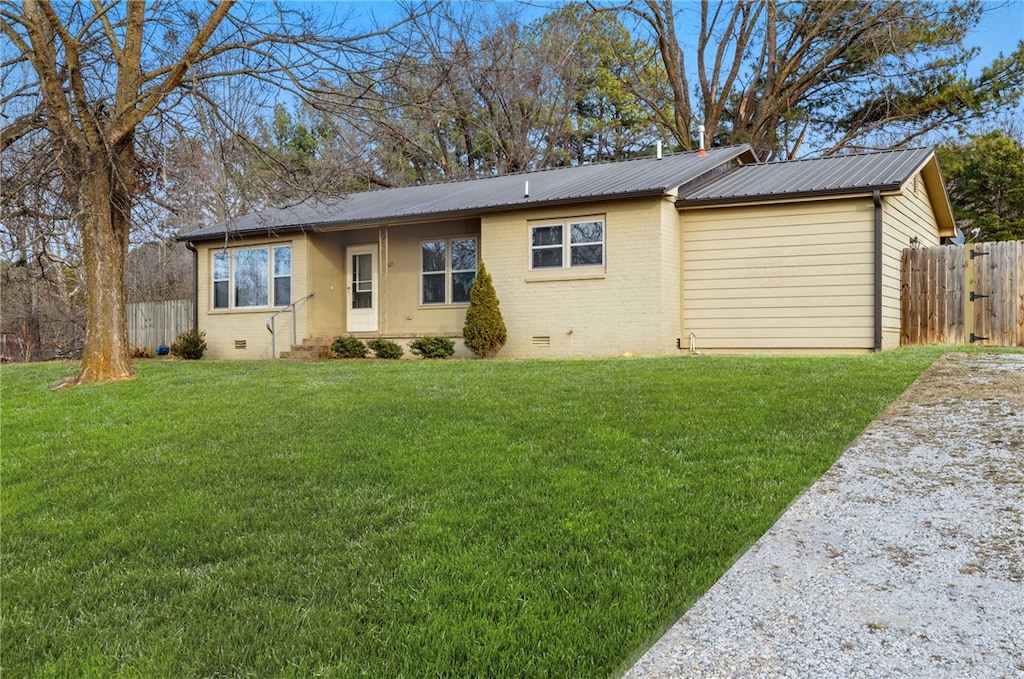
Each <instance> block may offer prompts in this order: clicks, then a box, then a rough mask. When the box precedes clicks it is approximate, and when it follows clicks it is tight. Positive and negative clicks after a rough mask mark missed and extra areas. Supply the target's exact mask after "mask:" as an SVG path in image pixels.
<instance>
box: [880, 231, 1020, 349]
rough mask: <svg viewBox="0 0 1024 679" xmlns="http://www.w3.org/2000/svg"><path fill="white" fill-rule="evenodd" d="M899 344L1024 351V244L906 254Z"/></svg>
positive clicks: (909, 250) (917, 250) (949, 247)
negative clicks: (968, 345)
mask: <svg viewBox="0 0 1024 679" xmlns="http://www.w3.org/2000/svg"><path fill="white" fill-rule="evenodd" d="M900 312H901V317H900V323H901V330H900V344H902V345H910V344H981V345H987V346H1000V347H1024V241H1005V242H998V243H969V244H967V245H943V246H938V247H932V248H907V249H906V250H904V251H903V263H902V280H901V291H900Z"/></svg>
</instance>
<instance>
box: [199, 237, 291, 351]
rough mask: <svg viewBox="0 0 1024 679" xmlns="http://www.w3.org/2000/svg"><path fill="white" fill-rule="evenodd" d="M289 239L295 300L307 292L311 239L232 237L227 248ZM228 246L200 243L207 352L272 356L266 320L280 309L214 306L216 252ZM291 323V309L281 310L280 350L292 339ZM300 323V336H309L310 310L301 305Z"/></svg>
mask: <svg viewBox="0 0 1024 679" xmlns="http://www.w3.org/2000/svg"><path fill="white" fill-rule="evenodd" d="M288 243H290V244H291V246H292V290H291V295H292V299H293V300H297V299H299V298H300V297H303V296H304V295H305V294H306V293H307V275H308V274H307V271H308V266H307V262H308V256H307V251H306V245H307V240H306V237H305V236H304V235H303V234H292V235H290V236H289V237H287V238H277V239H268V238H259V239H252V240H246V241H232V242H230V243H229V244H228V245H227V248H228V249H232V248H236V247H253V246H259V245H284V244H288ZM224 247H225V245H224V243H223V242H222V241H216V242H212V243H198V244H196V250H197V252H198V263H199V267H198V273H199V290H198V299H197V300H196V302H197V305H198V306H197V308H198V309H199V329H200V330H205V331H206V345H207V350H206V354H205V356H206V357H208V358H239V359H242V358H247V359H262V358H270V341H271V336H270V333H269V332H268V331H267V325H266V324H267V319H269V318H270V316H271V315H273V314H274V313H275V312H276V311H277V309H273V308H270V307H265V308H260V309H253V310H244V311H235V310H220V309H213V302H212V300H211V292H212V288H213V285H212V280H213V278H212V267H213V253H214V252H215V251H218V250H222V249H224ZM291 323H292V319H291V312H285V313H283V314H281V315H280V316H278V317H277V319H276V321H275V327H276V328H277V350H278V351H283V350H287V349H288V345H289V344H290V343H291V339H290V338H291ZM296 323H297V331H298V336H299V337H300V338H302V337H305V335H306V331H307V328H306V323H307V314H306V313H304V310H303V309H302V308H301V307H300V309H299V312H298V316H297V318H296ZM236 342H244V343H245V348H244V349H238V348H236Z"/></svg>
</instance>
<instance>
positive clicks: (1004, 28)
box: [970, 0, 1024, 68]
mask: <svg viewBox="0 0 1024 679" xmlns="http://www.w3.org/2000/svg"><path fill="white" fill-rule="evenodd" d="M985 4H986V5H987V8H986V9H987V10H988V11H987V12H986V16H985V18H984V19H982V22H981V24H980V25H979V26H978V27H977V28H976V29H975V30H974V33H973V34H972V35H971V40H970V44H972V45H978V46H980V47H981V54H980V56H979V57H978V58H977V59H975V61H974V63H972V64H971V65H972V67H976V68H980V67H981V66H983V65H987V64H990V63H992V60H993V59H995V58H996V57H997V56H999V53H1000V52H1002V53H1003V54H1004V55H1006V54H1009V53H1010V52H1012V51H1013V50H1014V49H1015V48H1016V47H1017V43H1018V42H1020V41H1021V40H1024V0H1010V2H1006V0H988V1H987V2H986V3H985Z"/></svg>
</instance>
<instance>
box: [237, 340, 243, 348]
mask: <svg viewBox="0 0 1024 679" xmlns="http://www.w3.org/2000/svg"><path fill="white" fill-rule="evenodd" d="M235 349H245V340H235Z"/></svg>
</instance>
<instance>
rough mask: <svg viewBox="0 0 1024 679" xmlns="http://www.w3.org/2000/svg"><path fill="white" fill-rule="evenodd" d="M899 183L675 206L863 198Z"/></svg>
mask: <svg viewBox="0 0 1024 679" xmlns="http://www.w3.org/2000/svg"><path fill="white" fill-rule="evenodd" d="M900 186H901V185H900V184H880V185H877V186H858V187H855V188H840V189H820V190H817V191H788V192H785V193H773V194H770V195H756V196H724V197H721V198H690V199H687V198H681V199H679V200H677V201H676V208H678V209H680V210H685V209H688V208H701V207H729V206H733V205H736V206H739V205H767V204H771V203H782V202H787V203H788V202H794V201H800V200H807V199H813V198H863V197H865V196H867V197H870V196H871V195H872V194H873V193H874V192H875V191H879V192H881V193H883V194H886V195H889V194H895V193H899V191H900Z"/></svg>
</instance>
